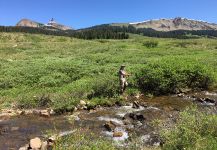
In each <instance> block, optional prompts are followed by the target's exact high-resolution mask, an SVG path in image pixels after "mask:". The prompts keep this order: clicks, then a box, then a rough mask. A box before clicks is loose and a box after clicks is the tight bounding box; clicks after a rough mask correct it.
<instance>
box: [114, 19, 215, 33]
mask: <svg viewBox="0 0 217 150" xmlns="http://www.w3.org/2000/svg"><path fill="white" fill-rule="evenodd" d="M111 25H112V26H129V25H131V26H134V27H135V28H137V29H141V28H151V29H154V30H156V31H175V30H217V24H214V23H208V22H204V21H198V20H192V19H186V18H181V17H177V18H174V19H158V20H148V21H143V22H135V23H127V24H116V23H114V24H111Z"/></svg>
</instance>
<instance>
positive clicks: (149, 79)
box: [136, 59, 214, 95]
mask: <svg viewBox="0 0 217 150" xmlns="http://www.w3.org/2000/svg"><path fill="white" fill-rule="evenodd" d="M213 74H214V71H213V70H212V69H210V68H209V67H208V66H205V65H203V64H201V63H197V62H188V61H186V60H182V59H176V60H175V59H170V60H166V59H165V60H161V61H156V62H153V63H149V64H147V65H146V66H145V67H144V68H143V69H142V70H141V71H140V72H139V73H137V75H136V78H137V81H138V85H139V87H140V89H141V90H142V91H144V92H150V93H154V94H156V95H160V94H167V93H174V92H175V91H176V90H177V89H180V88H192V89H198V88H199V89H207V88H208V87H209V86H210V85H212V83H213V82H214V76H213Z"/></svg>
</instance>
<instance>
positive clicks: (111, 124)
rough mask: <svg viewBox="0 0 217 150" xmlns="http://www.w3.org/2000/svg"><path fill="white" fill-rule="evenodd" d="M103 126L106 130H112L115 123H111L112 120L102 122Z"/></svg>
mask: <svg viewBox="0 0 217 150" xmlns="http://www.w3.org/2000/svg"><path fill="white" fill-rule="evenodd" d="M104 127H105V128H106V129H107V130H108V131H110V132H111V131H114V129H115V128H116V125H115V123H113V122H112V121H109V122H106V123H105V124H104Z"/></svg>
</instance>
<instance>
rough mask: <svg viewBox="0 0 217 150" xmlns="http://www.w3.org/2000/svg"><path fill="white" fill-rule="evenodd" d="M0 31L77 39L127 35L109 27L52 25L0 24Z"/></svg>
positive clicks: (111, 37) (115, 37)
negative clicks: (79, 28) (70, 27)
mask: <svg viewBox="0 0 217 150" xmlns="http://www.w3.org/2000/svg"><path fill="white" fill-rule="evenodd" d="M0 32H24V33H34V34H45V35H55V36H67V37H75V38H79V39H87V40H91V39H128V38H129V35H128V34H126V33H125V32H116V31H114V30H112V29H111V28H107V29H104V28H102V29H99V30H98V29H90V30H66V31H63V30H57V29H55V28H52V27H41V28H33V27H14V26H0Z"/></svg>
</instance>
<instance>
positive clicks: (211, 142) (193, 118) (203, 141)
mask: <svg viewBox="0 0 217 150" xmlns="http://www.w3.org/2000/svg"><path fill="white" fill-rule="evenodd" d="M216 124H217V116H216V115H214V114H209V113H205V112H200V111H198V110H197V108H196V107H190V108H188V109H187V110H185V111H184V112H182V113H181V114H180V119H179V120H178V121H177V123H176V126H174V128H173V129H170V130H164V132H163V133H162V135H163V137H164V138H165V144H164V146H163V149H165V150H177V149H186V150H192V149H197V150H215V149H217V127H216Z"/></svg>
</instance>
